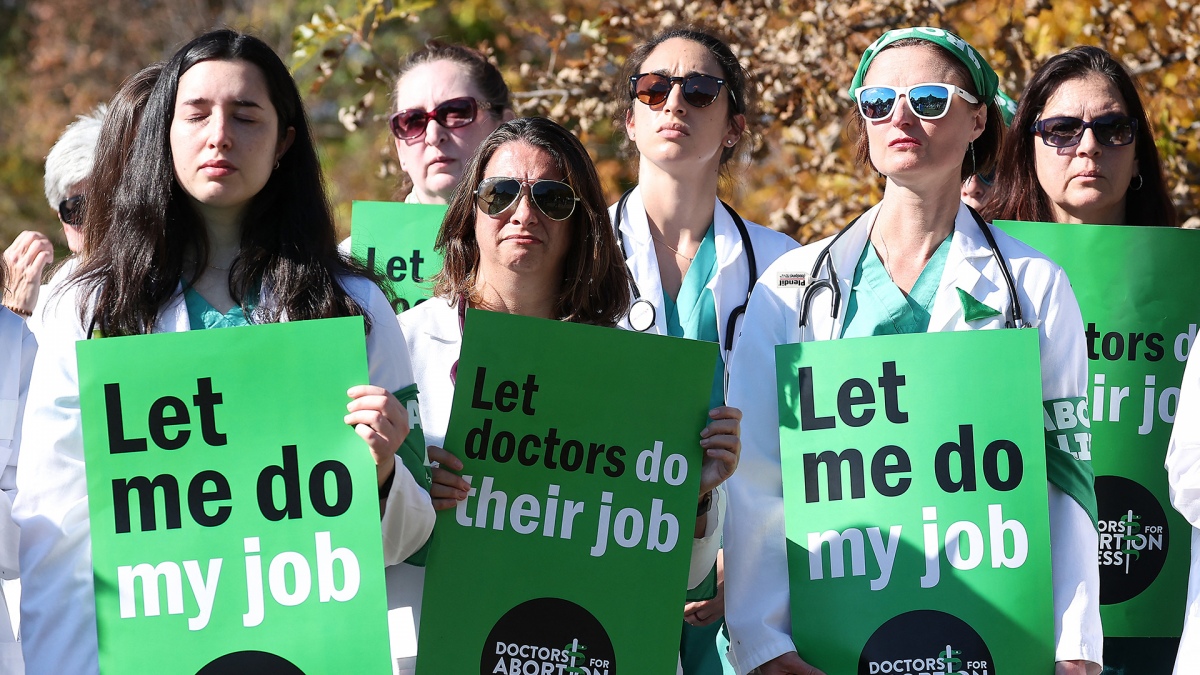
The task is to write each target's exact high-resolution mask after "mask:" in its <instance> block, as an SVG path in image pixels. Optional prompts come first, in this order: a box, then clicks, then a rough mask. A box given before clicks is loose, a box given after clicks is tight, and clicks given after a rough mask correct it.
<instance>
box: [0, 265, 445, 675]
mask: <svg viewBox="0 0 1200 675" xmlns="http://www.w3.org/2000/svg"><path fill="white" fill-rule="evenodd" d="M342 284H343V287H344V288H345V289H346V291H347V293H349V294H350V295H351V297H353V298H354V299H355V300H356V301H357V302H358V303H359V305H360V306H362V307H363V308H364V310H366V312H367V313H368V314H369V315H370V316H371V317H372V329H371V332H370V334H369V335H367V336H366V343H367V364H368V369H369V377H368V379H369V381H370V383H371V384H374V385H378V386H381V387H384V388H386V389H387V390H389V391H399V390H400V389H402V388H404V387H406V386H408V385H409V384H411V383H412V382H413V377H412V369H411V368H410V366H409V364H408V360H407V358H406V353H405V351H404V337H403V335H401V333H400V328H399V326H398V325H397V324H396V323H395V322H394V321H392V320H391V319H392V317H393V316H394V314H393V312H392V309H391V307H390V306H389V305H388V303H387V300H386V298H384V296H383V293H382V292H381V291H380V290H379V289H378V288H377V287H376V286H375V285H374V284H373V283H371V282H370V281H368V280H366V279H363V278H360V277H347V278H344V279H343V280H342ZM263 295H264V298H265V299H267V301H269V297H270V294H269V292H268V291H265V290H264V294H263ZM77 298H78V287H68V288H67V289H65V290H64V291H63V293H61V294H60V295H57V296H56V297H54V298H51V299H50V302H49V303H48V305H47V309H46V314H45V317H44V320H45V326H44V329H43V330H42V331H41V336H42V339H41V341H40V343H41V345H40V349H39V351H38V355H37V359H36V361H35V363H34V374H33V383H32V385H31V387H30V390H29V403H28V405H27V407H26V410H25V417H24V429H25V434H24V439H23V446H24V447H23V450H24V452H23V453H22V454H23V456H22V461H21V466H20V470H19V472H18V476H17V485H18V487H19V492H18V495H17V500H16V504H15V506H14V508H13V516H14V518H15V519H16V521H17V523H18V524H19V525H20V526H21V535H22V536H21V557H20V562H21V568H22V569H23V570H24V574H23V577H24V579H23V597H22V601H21V614H22V643H23V649H24V655H25V662H26V664H27V667H28V670H29V672H30V673H38V674H41V673H47V674H49V673H72V675H76V674H78V675H88V674H90V673H96V672H97V671H98V662H97V651H96V649H97V644H96V608H95V599H94V594H93V580H92V557H91V527H90V522H89V519H88V504H87V483H86V478H85V474H84V461H83V433H82V429H81V426H80V416H79V380H78V373H77V371H76V362H75V342H76V341H78V340H81V339H84V337H85V329H84V327H82V326H80V321H79V316H78V309H77V304H76V302H77ZM186 330H189V319H188V313H187V308H186V305H185V303H184V299H183V295H182V292H180V293H178V294H176V295H175V296H173V297H172V298H171V300H170V301H168V303H167V304H166V305H165V306H164V307H163V308H162V310H161V311H160V312H159V315H158V321H157V323H156V324H155V327H154V331H155V332H158V333H172V332H178V331H186ZM364 452H365V449H364ZM433 519H434V514H433V506H432V504H431V503H430V500H429V495H428V493H426V492H425V490H423V489H422V488H421V487H420V486H418V485H417V483H416V481H415V480H414V479H413V477H412V475H411V474H410V473H409V472H408V471H407V470H405V469H404V468H403V465H402V464H400V463H399V462H397V464H396V478H395V480H394V481H393V484H392V489H391V492H390V493H389V494H388V497H387V502H386V510H385V514H384V517H383V522H382V534H383V549H384V560H385V563H387V564H394V563H397V562H399V561H401V560H404V559H405V558H407V557H408V556H409V555H411V554H412V553H413V552H414V551H416V550H417V549H419V548H420V547H421V546H422V545H423V544H424V543H425V541H426V540H427V539H428V538H429V534H430V533H431V532H432V531H433Z"/></svg>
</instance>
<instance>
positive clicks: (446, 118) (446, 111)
mask: <svg viewBox="0 0 1200 675" xmlns="http://www.w3.org/2000/svg"><path fill="white" fill-rule="evenodd" d="M492 107H493V105H492V104H491V103H488V102H486V101H485V102H482V103H481V102H479V101H476V100H475V99H473V98H471V97H470V96H463V97H461V98H452V99H450V100H448V101H442V102H441V103H439V104H437V106H435V107H434V109H433V110H425V109H424V108H407V109H405V110H401V111H399V112H395V113H393V114H392V116H391V117H389V118H388V128H389V129H391V130H392V135H393V136H395V137H396V138H400V139H403V140H412V139H414V138H420V137H421V136H424V135H425V128H426V127H427V126H428V125H429V120H435V121H436V122H437V123H438V124H440V125H442V126H443V127H445V128H446V129H458V128H459V127H465V126H467V125H468V124H470V123H471V122H474V121H475V115H477V114H478V113H479V109H480V108H483V109H484V110H490V109H491V108H492Z"/></svg>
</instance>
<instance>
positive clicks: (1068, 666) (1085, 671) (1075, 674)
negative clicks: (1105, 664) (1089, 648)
mask: <svg viewBox="0 0 1200 675" xmlns="http://www.w3.org/2000/svg"><path fill="white" fill-rule="evenodd" d="M1101 670H1103V668H1101V667H1100V664H1099V663H1095V662H1092V661H1058V662H1056V663H1055V664H1054V675H1100V671H1101Z"/></svg>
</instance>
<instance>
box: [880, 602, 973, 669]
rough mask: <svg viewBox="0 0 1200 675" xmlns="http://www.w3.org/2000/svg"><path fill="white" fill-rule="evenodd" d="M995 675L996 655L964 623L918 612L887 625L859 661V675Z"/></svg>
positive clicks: (940, 614)
mask: <svg viewBox="0 0 1200 675" xmlns="http://www.w3.org/2000/svg"><path fill="white" fill-rule="evenodd" d="M983 672H987V673H991V675H995V672H996V670H995V666H994V665H993V664H992V653H991V652H990V651H988V648H987V645H986V644H985V643H984V641H983V638H981V637H979V633H976V632H975V629H974V628H971V626H969V625H967V622H965V621H963V620H962V619H960V618H958V617H956V616H953V615H951V614H947V613H945V612H939V611H937V610H935V609H918V610H913V611H911V612H905V613H903V614H900V615H898V616H894V617H892V618H890V619H888V620H887V621H885V622H884V624H883V625H882V626H880V627H879V628H878V629H876V631H875V632H874V633H873V634H872V635H871V639H869V640H867V644H866V646H865V647H863V650H862V655H860V656H859V657H858V675H918V674H924V673H953V674H955V675H957V674H959V673H983Z"/></svg>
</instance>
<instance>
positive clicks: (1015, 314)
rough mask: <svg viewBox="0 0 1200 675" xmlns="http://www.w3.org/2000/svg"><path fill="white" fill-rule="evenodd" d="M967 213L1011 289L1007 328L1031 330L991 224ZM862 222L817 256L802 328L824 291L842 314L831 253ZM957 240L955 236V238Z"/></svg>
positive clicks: (831, 313)
mask: <svg viewBox="0 0 1200 675" xmlns="http://www.w3.org/2000/svg"><path fill="white" fill-rule="evenodd" d="M967 210H968V211H970V212H971V216H972V217H973V218H974V219H975V222H976V223H977V224H978V225H979V229H980V230H982V231H983V238H984V239H986V240H987V243H988V246H990V247H991V249H992V258H993V259H995V261H996V264H997V265H999V266H1000V273H1001V274H1002V275H1003V276H1004V283H1005V285H1006V286H1008V299H1009V303H1008V304H1009V307H1008V312H1006V315H1007V316H1006V317H1005V321H1004V327H1005V328H1014V327H1015V328H1029V327H1030V324H1029V323H1028V322H1027V321H1025V316H1024V314H1023V313H1022V312H1021V301H1020V299H1019V298H1018V297H1017V285H1016V283H1015V282H1013V277H1012V272H1011V271H1009V269H1008V262H1007V261H1005V260H1004V254H1002V253H1000V247H999V246H998V245H996V237H995V236H993V235H992V228H991V227H989V226H988V224H987V223H985V222H983V217H981V216H980V215H979V213H977V212H976V211H975V209H973V208H971V207H970V206H968V207H967ZM861 217H862V216H859V218H861ZM857 222H858V218H855V219H854V220H852V221H850V224H849V225H847V226H846V227H844V228H842V230H841V231H840V232H838V233H837V234H836V235H834V237H833V240H832V241H830V242H829V245H828V246H826V247H825V248H823V249H821V252H820V253H818V254H817V259H816V260H815V261H813V267H812V272H811V273H810V274H809V276H808V280H807V281H806V282H805V285H804V294H803V295H802V296H801V298H800V328H804V326H805V324H807V323H808V320H809V319H810V318H811V316H810V312H811V311H812V299H813V295H815V294H816V292H817V291H820V290H821V289H826V290H828V291H829V292H830V293H832V294H833V302H832V303H831V307H830V311H829V316H830V317H831V318H834V319H836V318H837V315H838V310H839V309H840V308H841V305H842V288H841V282H840V281H839V280H838V275H837V270H835V269H834V265H833V258H832V255H831V253H830V251H832V250H833V246H834V244H836V243H837V240H838V239H840V238H841V237H842V235H843V234H846V232H848V231H849V230H850V228H852V227H854V224H855V223H857ZM951 236H953V234H951ZM822 268H824V269H825V271H827V272H828V275H827V277H826V278H824V279H822V278H821V270H822Z"/></svg>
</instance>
